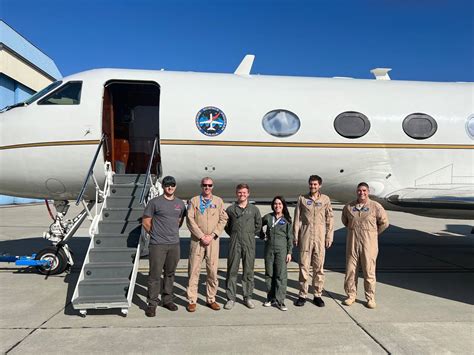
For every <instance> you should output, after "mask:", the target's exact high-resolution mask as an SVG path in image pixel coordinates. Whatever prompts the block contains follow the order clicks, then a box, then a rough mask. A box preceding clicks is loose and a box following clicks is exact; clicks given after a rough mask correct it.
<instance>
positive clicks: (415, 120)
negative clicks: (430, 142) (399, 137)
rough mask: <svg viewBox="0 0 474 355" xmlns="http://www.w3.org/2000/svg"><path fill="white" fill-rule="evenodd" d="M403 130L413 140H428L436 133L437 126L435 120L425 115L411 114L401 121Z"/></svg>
mask: <svg viewBox="0 0 474 355" xmlns="http://www.w3.org/2000/svg"><path fill="white" fill-rule="evenodd" d="M402 126H403V130H404V131H405V133H406V134H407V136H409V137H411V138H413V139H426V138H430V137H431V136H432V135H433V134H435V133H436V130H437V129H438V124H437V123H436V121H435V119H434V118H433V117H431V116H429V115H427V114H425V113H412V114H411V115H408V116H407V117H406V118H405V119H404V120H403V124H402Z"/></svg>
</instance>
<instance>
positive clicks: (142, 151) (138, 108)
mask: <svg viewBox="0 0 474 355" xmlns="http://www.w3.org/2000/svg"><path fill="white" fill-rule="evenodd" d="M159 102H160V87H159V85H158V84H156V83H154V82H139V81H118V80H114V81H109V82H108V83H107V84H106V85H105V89H104V101H103V117H102V119H103V121H102V130H103V133H104V134H105V135H106V137H107V142H106V148H105V159H106V160H107V161H109V162H111V163H112V169H113V171H114V172H116V173H118V174H142V173H146V170H147V167H148V162H149V160H150V156H151V153H152V149H153V142H154V140H155V137H156V136H158V142H157V149H156V151H155V156H154V159H153V164H152V167H151V173H152V174H156V175H157V176H160V175H161V164H160V161H161V159H160V147H159Z"/></svg>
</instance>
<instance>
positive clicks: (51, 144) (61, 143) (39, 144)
mask: <svg viewBox="0 0 474 355" xmlns="http://www.w3.org/2000/svg"><path fill="white" fill-rule="evenodd" d="M99 143H100V140H97V139H91V140H83V141H55V142H36V143H23V144H13V145H4V146H3V147H0V150H7V149H21V148H38V147H57V146H65V145H97V144H99Z"/></svg>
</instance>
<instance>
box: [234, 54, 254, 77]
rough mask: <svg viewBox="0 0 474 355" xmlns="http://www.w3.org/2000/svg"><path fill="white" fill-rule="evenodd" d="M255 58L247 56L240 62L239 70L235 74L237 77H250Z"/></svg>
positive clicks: (251, 55)
mask: <svg viewBox="0 0 474 355" xmlns="http://www.w3.org/2000/svg"><path fill="white" fill-rule="evenodd" d="M254 59H255V56H254V55H253V54H247V55H246V56H245V57H244V59H242V61H241V62H240V64H239V66H238V67H237V69H235V72H234V74H236V75H250V71H251V70H252V65H253V61H254Z"/></svg>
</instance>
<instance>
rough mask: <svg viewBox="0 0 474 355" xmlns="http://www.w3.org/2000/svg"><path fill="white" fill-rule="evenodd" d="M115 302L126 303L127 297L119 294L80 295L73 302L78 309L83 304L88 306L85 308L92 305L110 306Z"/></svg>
mask: <svg viewBox="0 0 474 355" xmlns="http://www.w3.org/2000/svg"><path fill="white" fill-rule="evenodd" d="M113 303H118V304H123V303H125V304H126V303H127V298H126V297H125V296H117V295H103V296H79V297H77V298H76V299H75V300H74V301H73V302H72V304H73V306H74V307H75V308H76V309H80V308H81V305H84V306H86V307H85V308H90V306H91V305H93V307H92V308H110V304H113ZM101 305H102V306H101Z"/></svg>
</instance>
